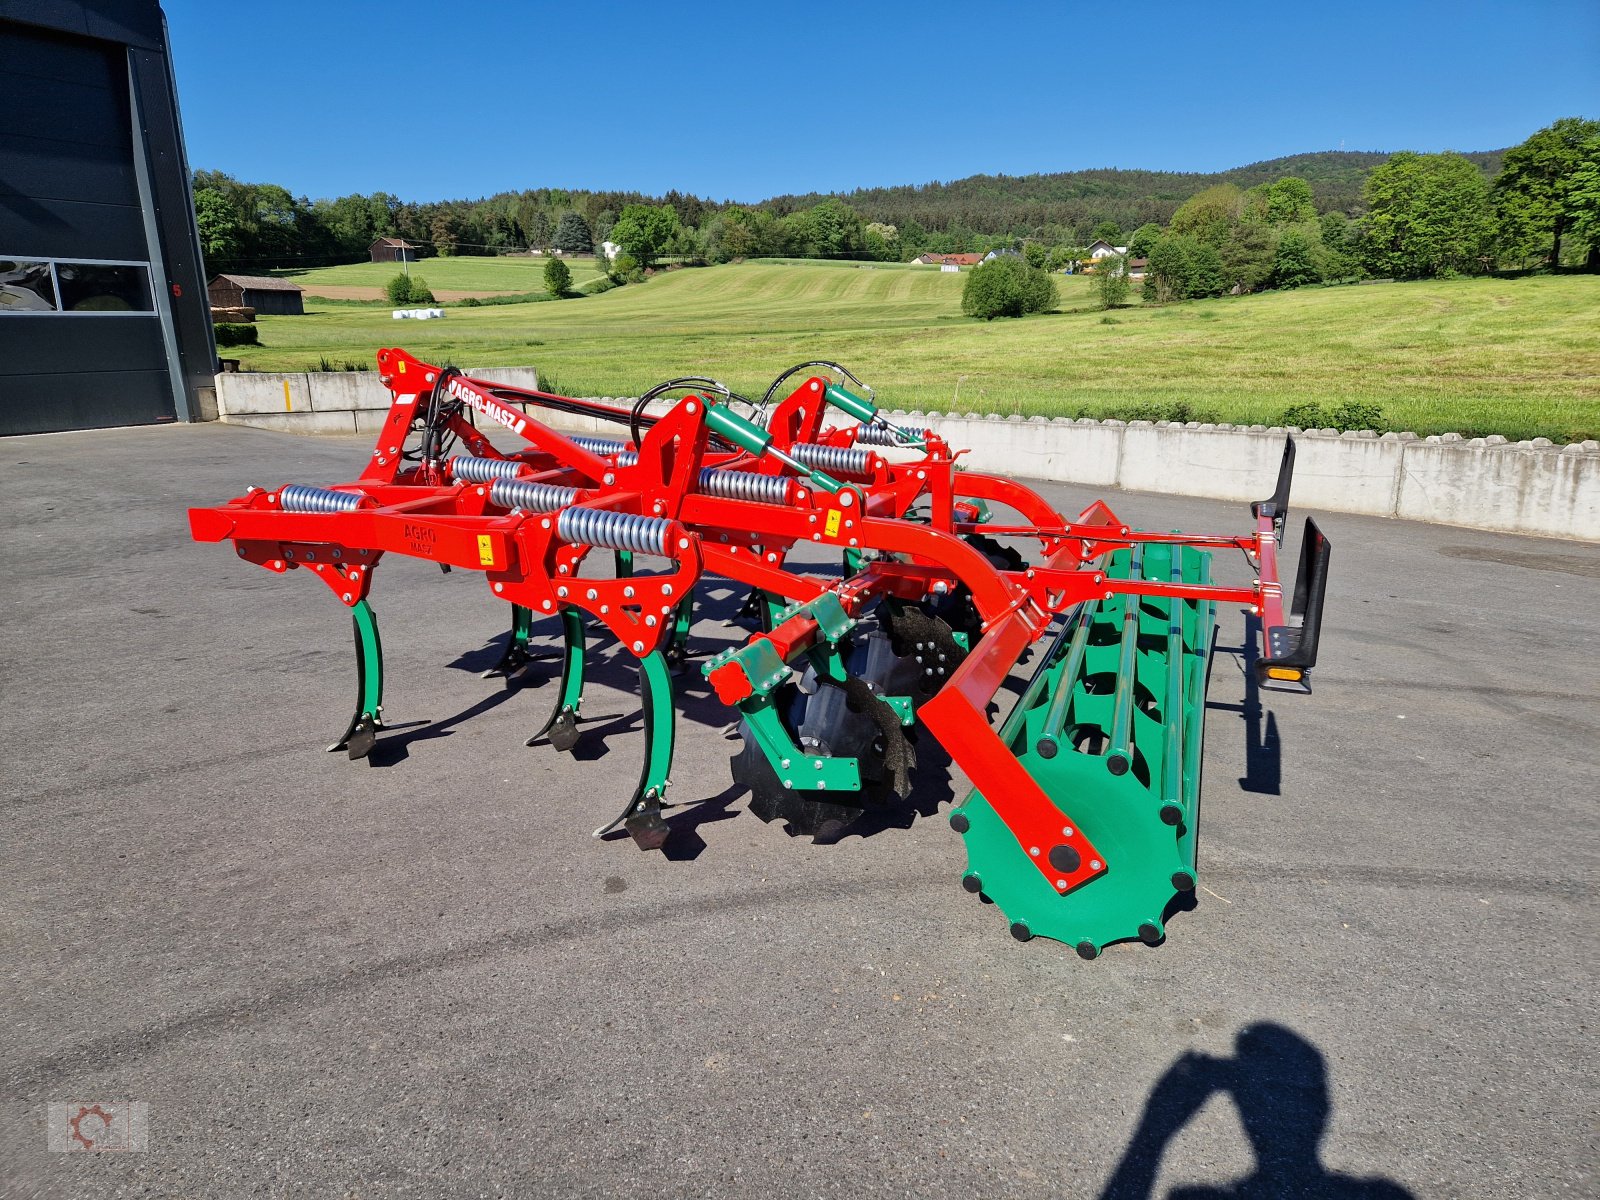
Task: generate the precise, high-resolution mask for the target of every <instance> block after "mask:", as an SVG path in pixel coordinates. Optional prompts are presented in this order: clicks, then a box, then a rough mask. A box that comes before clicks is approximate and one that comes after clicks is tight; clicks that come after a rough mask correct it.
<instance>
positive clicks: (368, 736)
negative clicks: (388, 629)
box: [328, 600, 383, 759]
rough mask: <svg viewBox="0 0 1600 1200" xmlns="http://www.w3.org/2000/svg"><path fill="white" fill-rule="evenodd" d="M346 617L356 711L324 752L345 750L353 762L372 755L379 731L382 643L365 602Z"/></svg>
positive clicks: (375, 621)
mask: <svg viewBox="0 0 1600 1200" xmlns="http://www.w3.org/2000/svg"><path fill="white" fill-rule="evenodd" d="M350 617H351V622H352V624H353V625H354V626H355V634H356V711H355V715H354V716H353V717H351V718H350V727H349V728H348V729H346V730H345V731H344V736H343V737H341V738H340V739H339V740H338V741H336V742H335V743H334V744H333V745H331V746H329V747H328V750H329V752H330V753H331V752H332V751H335V750H345V751H347V752H348V753H349V755H350V757H351V758H352V759H357V758H365V757H366V756H367V755H368V754H370V753H371V752H372V747H373V744H374V743H375V742H376V741H377V738H378V730H380V729H382V728H383V642H382V641H381V640H379V638H378V618H377V617H375V616H373V614H372V607H371V606H370V605H369V604H368V603H367V602H366V601H365V600H362V601H359V602H358V603H357V604H356V605H355V607H353V608H352V609H351V610H350Z"/></svg>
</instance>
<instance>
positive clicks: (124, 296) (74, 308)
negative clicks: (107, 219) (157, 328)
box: [0, 258, 155, 314]
mask: <svg viewBox="0 0 1600 1200" xmlns="http://www.w3.org/2000/svg"><path fill="white" fill-rule="evenodd" d="M8 312H11V313H63V314H70V313H100V314H105V313H153V312H155V304H154V300H153V297H152V296H151V294H150V267H149V265H148V264H146V263H127V262H122V263H119V262H75V261H71V260H68V259H39V258H28V259H24V258H14V259H7V258H0V313H8Z"/></svg>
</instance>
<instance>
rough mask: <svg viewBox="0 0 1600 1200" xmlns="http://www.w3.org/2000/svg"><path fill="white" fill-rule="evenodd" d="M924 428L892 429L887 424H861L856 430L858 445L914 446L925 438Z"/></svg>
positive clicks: (925, 431) (926, 433)
mask: <svg viewBox="0 0 1600 1200" xmlns="http://www.w3.org/2000/svg"><path fill="white" fill-rule="evenodd" d="M927 436H928V431H927V430H926V429H893V428H891V427H890V426H888V425H862V426H860V427H859V428H857V430H856V445H858V446H915V445H917V444H918V443H919V442H923V441H926V440H927Z"/></svg>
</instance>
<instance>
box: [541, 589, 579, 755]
mask: <svg viewBox="0 0 1600 1200" xmlns="http://www.w3.org/2000/svg"><path fill="white" fill-rule="evenodd" d="M561 632H562V647H561V691H560V694H559V695H558V696H557V697H556V703H555V708H554V709H552V710H551V713H550V717H549V719H548V720H546V721H545V723H544V724H543V725H541V726H540V727H539V731H538V732H537V733H535V734H534V735H533V736H532V737H531V738H529V739H528V743H527V744H528V745H530V746H531V745H533V744H534V743H535V742H537V741H538V740H539V739H540V738H542V737H544V736H545V735H547V734H548V735H549V737H550V744H551V745H552V746H554V747H555V748H556V749H557V750H571V749H572V747H573V746H574V745H576V744H577V741H578V706H579V705H580V704H581V703H583V654H584V649H585V641H584V634H583V612H582V611H581V610H580V609H576V608H563V609H562V610H561Z"/></svg>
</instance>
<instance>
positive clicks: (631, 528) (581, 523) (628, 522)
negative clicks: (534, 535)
mask: <svg viewBox="0 0 1600 1200" xmlns="http://www.w3.org/2000/svg"><path fill="white" fill-rule="evenodd" d="M556 532H557V533H558V534H560V535H561V539H562V540H563V541H567V542H577V543H579V544H581V545H585V546H602V547H605V548H606V549H609V550H637V551H638V552H639V553H641V554H659V555H662V556H665V555H666V553H667V539H668V538H669V537H670V536H671V534H672V522H671V521H668V520H666V519H664V518H662V517H641V516H636V515H634V514H633V513H621V512H611V511H609V510H608V509H603V508H585V507H584V506H583V505H581V504H575V505H573V506H572V507H571V508H564V509H562V510H561V515H560V516H559V517H557V518H556Z"/></svg>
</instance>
